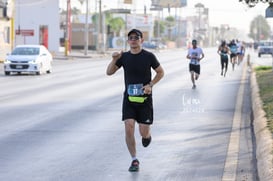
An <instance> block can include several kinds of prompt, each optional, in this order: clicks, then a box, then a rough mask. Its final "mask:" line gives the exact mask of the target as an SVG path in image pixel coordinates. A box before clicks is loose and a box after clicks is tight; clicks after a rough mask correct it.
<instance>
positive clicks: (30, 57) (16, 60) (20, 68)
mask: <svg viewBox="0 0 273 181" xmlns="http://www.w3.org/2000/svg"><path fill="white" fill-rule="evenodd" d="M52 60H53V59H52V55H51V53H50V52H49V51H48V49H47V48H46V47H45V46H43V45H18V46H16V47H15V48H14V49H13V51H12V52H11V54H8V55H7V57H6V60H5V62H4V71H5V75H10V74H11V73H12V72H15V73H18V74H20V73H22V72H28V73H35V74H37V75H40V74H42V73H51V69H52Z"/></svg>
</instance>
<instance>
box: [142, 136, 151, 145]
mask: <svg viewBox="0 0 273 181" xmlns="http://www.w3.org/2000/svg"><path fill="white" fill-rule="evenodd" d="M151 141H152V137H151V136H150V137H149V138H142V145H143V146H144V147H147V146H149V144H150V143H151Z"/></svg>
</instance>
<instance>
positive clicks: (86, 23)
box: [84, 0, 89, 55]
mask: <svg viewBox="0 0 273 181" xmlns="http://www.w3.org/2000/svg"><path fill="white" fill-rule="evenodd" d="M88 1H89V0H86V13H85V33H84V42H85V44H84V55H87V54H88V43H89V42H88V41H89V24H88V15H89V5H88Z"/></svg>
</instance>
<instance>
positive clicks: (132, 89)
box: [127, 84, 144, 96]
mask: <svg viewBox="0 0 273 181" xmlns="http://www.w3.org/2000/svg"><path fill="white" fill-rule="evenodd" d="M127 93H128V95H129V96H140V95H143V94H144V92H143V84H129V85H128V88H127Z"/></svg>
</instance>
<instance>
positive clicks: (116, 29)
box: [109, 17, 125, 36]
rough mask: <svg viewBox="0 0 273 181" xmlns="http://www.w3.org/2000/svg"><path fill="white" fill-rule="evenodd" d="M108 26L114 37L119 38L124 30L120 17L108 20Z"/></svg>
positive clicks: (123, 22)
mask: <svg viewBox="0 0 273 181" xmlns="http://www.w3.org/2000/svg"><path fill="white" fill-rule="evenodd" d="M109 25H110V28H111V30H113V33H114V35H117V36H119V35H120V31H121V30H122V29H124V28H125V21H124V20H123V19H122V18H121V17H116V18H112V19H110V20H109Z"/></svg>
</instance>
